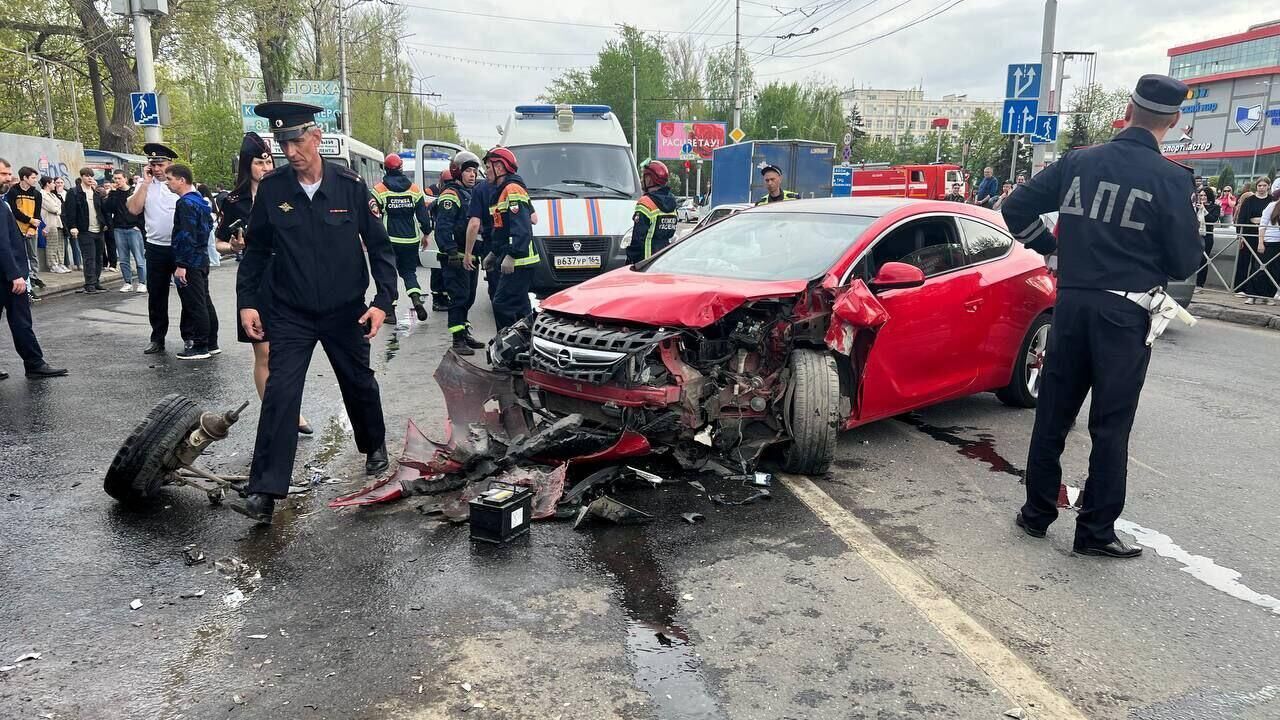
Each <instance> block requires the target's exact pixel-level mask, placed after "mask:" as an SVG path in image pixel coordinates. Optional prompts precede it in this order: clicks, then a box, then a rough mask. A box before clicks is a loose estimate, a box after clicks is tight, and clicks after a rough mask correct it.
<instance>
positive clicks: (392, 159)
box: [382, 153, 404, 170]
mask: <svg viewBox="0 0 1280 720" xmlns="http://www.w3.org/2000/svg"><path fill="white" fill-rule="evenodd" d="M382 164H383V165H386V166H387V169H388V170H399V169H400V168H402V167H404V160H401V159H400V156H399V155H397V154H395V153H390V154H388V155H387V159H386V160H384V161H383V163H382Z"/></svg>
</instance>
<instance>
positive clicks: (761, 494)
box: [709, 489, 773, 505]
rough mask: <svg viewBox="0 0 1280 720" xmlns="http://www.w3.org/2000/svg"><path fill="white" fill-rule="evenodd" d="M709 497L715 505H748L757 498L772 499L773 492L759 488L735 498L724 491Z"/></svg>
mask: <svg viewBox="0 0 1280 720" xmlns="http://www.w3.org/2000/svg"><path fill="white" fill-rule="evenodd" d="M709 497H710V498H711V502H713V503H715V504H717V505H750V504H752V503H754V502H755V501H757V500H772V499H773V493H771V492H769V491H768V490H764V489H761V490H757V491H755V492H753V493H751V494H750V495H747V496H746V497H742V498H736V499H735V498H731V497H729V496H728V495H726V494H724V493H716V494H715V495H711V496H709Z"/></svg>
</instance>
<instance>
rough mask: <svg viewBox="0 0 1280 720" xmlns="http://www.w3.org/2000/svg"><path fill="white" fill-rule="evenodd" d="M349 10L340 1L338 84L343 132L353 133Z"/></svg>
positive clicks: (350, 134)
mask: <svg viewBox="0 0 1280 720" xmlns="http://www.w3.org/2000/svg"><path fill="white" fill-rule="evenodd" d="M346 13H347V8H346V6H345V5H343V4H342V0H338V84H339V85H340V86H341V87H340V88H339V89H340V90H341V95H342V132H343V134H345V135H347V136H348V137H351V136H352V132H351V98H350V96H349V94H348V91H347V15H346Z"/></svg>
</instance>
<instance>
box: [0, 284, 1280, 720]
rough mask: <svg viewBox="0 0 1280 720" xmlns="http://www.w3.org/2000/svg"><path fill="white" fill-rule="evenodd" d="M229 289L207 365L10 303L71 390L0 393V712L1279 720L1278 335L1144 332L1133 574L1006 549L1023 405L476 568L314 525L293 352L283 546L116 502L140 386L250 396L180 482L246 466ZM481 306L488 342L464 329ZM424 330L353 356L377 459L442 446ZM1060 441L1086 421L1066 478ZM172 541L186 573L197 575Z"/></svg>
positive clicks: (83, 310) (225, 287)
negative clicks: (376, 436) (188, 550)
mask: <svg viewBox="0 0 1280 720" xmlns="http://www.w3.org/2000/svg"><path fill="white" fill-rule="evenodd" d="M233 269H234V264H232V265H231V266H230V267H224V268H222V269H221V270H218V271H215V275H214V281H213V295H214V298H215V300H216V301H217V302H218V306H219V310H220V311H221V312H222V313H223V316H222V317H223V319H224V323H225V326H224V327H225V329H224V332H223V346H224V347H225V348H226V352H225V353H224V354H223V355H222V356H220V357H217V358H214V359H211V360H209V361H206V362H203V363H181V362H179V361H177V360H175V359H173V357H172V356H166V357H161V358H150V357H145V356H143V355H142V354H141V350H142V348H143V347H144V346H145V344H146V338H147V334H148V327H147V321H146V309H145V301H144V300H143V299H142V298H138V297H133V296H126V295H118V294H110V295H102V296H96V297H83V296H69V297H64V298H56V299H52V300H48V301H46V302H43V303H40V304H39V305H38V306H37V307H36V313H35V315H36V323H37V330H38V332H39V334H40V337H41V340H42V342H43V343H44V346H45V349H46V354H47V355H48V356H49V359H50V361H51V362H54V363H55V364H62V365H65V366H67V367H69V368H70V369H71V371H72V375H71V377H69V378H65V379H60V380H50V381H41V382H35V381H27V380H26V379H25V378H22V377H21V376H20V375H18V376H15V377H13V378H10V379H9V380H6V381H3V382H0V408H2V409H3V412H0V478H2V479H3V481H4V493H5V494H6V495H7V501H6V502H5V503H4V504H3V505H0V527H3V528H4V531H5V532H4V536H3V537H4V544H3V553H0V666H4V667H7V666H9V665H14V664H16V663H14V661H15V660H16V659H17V658H19V657H20V656H22V655H23V654H25V653H28V652H38V653H41V657H40V658H39V659H38V660H33V661H26V662H23V663H21V665H20V667H17V668H11V669H7V670H3V672H0V717H4V718H50V717H52V718H86V719H89V718H92V719H94V720H98V719H107V718H142V717H145V718H157V719H164V718H179V717H182V718H221V717H251V718H370V719H372V718H436V717H455V716H457V717H461V716H463V713H464V710H465V711H466V714H465V716H466V717H473V716H474V717H492V718H540V719H541V718H556V717H563V718H591V719H593V720H594V719H598V718H658V719H663V720H666V719H668V718H673V719H682V718H735V719H736V718H864V717H865V718H892V717H903V718H921V717H929V718H965V719H967V718H999V717H1002V713H1003V712H1004V711H1006V710H1009V709H1010V708H1013V707H1015V706H1018V705H1022V706H1023V707H1025V708H1026V709H1027V710H1028V711H1029V712H1032V713H1034V712H1035V710H1036V709H1035V708H1032V707H1028V706H1027V703H1026V702H1024V701H1025V700H1026V698H1028V697H1039V696H1045V697H1049V696H1056V697H1059V698H1061V699H1063V701H1064V702H1066V703H1068V704H1069V705H1070V706H1072V707H1074V709H1075V710H1076V711H1078V713H1079V714H1080V715H1081V716H1085V717H1094V718H1135V719H1138V720H1158V719H1162V718H1196V719H1197V720H1199V719H1201V718H1275V717H1277V716H1280V680H1278V679H1277V678H1280V653H1277V652H1276V648H1277V647H1280V611H1277V609H1276V608H1277V605H1280V603H1278V602H1277V601H1276V600H1275V599H1274V597H1275V596H1280V566H1278V561H1277V553H1276V552H1275V549H1276V541H1275V538H1276V537H1277V536H1278V535H1280V520H1277V514H1276V512H1275V509H1274V508H1275V504H1274V501H1273V499H1274V496H1275V488H1274V482H1275V478H1276V477H1278V476H1280V472H1277V470H1278V468H1277V460H1276V458H1277V454H1276V452H1275V450H1274V438H1275V437H1277V434H1276V433H1277V430H1280V427H1278V426H1280V420H1278V419H1277V414H1276V413H1275V412H1274V408H1275V407H1276V405H1277V403H1278V401H1280V397H1278V395H1280V390H1277V388H1280V371H1278V370H1277V364H1276V363H1275V358H1276V357H1277V354H1278V353H1280V334H1277V333H1275V332H1272V331H1261V330H1252V329H1244V328H1240V327H1235V326H1230V325H1223V324H1217V323H1213V322H1208V321H1206V322H1203V323H1201V324H1200V325H1199V326H1198V327H1196V328H1194V329H1193V330H1189V331H1176V330H1175V331H1171V333H1170V334H1169V335H1167V336H1166V338H1168V339H1167V340H1166V341H1163V342H1162V343H1161V345H1160V347H1159V350H1158V352H1157V355H1156V357H1155V359H1154V360H1153V362H1152V367H1151V373H1150V376H1149V378H1148V381H1147V387H1146V391H1145V394H1144V398H1143V404H1142V408H1141V411H1140V415H1139V419H1138V423H1137V426H1136V428H1135V432H1134V435H1133V443H1132V454H1133V463H1132V466H1131V472H1130V492H1129V503H1128V506H1127V508H1126V511H1125V514H1124V518H1125V521H1126V522H1127V523H1130V524H1129V525H1126V527H1129V528H1131V529H1134V530H1136V531H1137V532H1139V533H1141V537H1142V541H1143V542H1144V543H1146V544H1147V545H1148V546H1149V549H1148V551H1147V554H1146V555H1145V556H1144V557H1143V558H1142V559H1140V560H1137V561H1129V562H1114V561H1113V562H1108V561H1102V560H1097V559H1084V558H1077V557H1074V556H1072V555H1070V553H1069V550H1070V544H1069V543H1070V538H1071V527H1070V521H1071V517H1070V513H1067V514H1066V515H1065V516H1064V517H1063V518H1062V519H1061V520H1060V522H1059V523H1058V524H1057V525H1055V526H1054V527H1053V528H1052V529H1051V531H1050V536H1049V539H1048V540H1047V541H1037V540H1032V539H1030V538H1027V537H1025V536H1023V535H1021V534H1019V533H1017V532H1015V530H1014V528H1013V526H1012V523H1011V520H1012V516H1013V513H1014V511H1015V509H1016V507H1017V505H1018V503H1019V501H1020V497H1021V488H1020V485H1019V478H1018V473H1019V472H1020V468H1021V466H1022V464H1023V460H1024V457H1025V452H1026V445H1027V438H1028V434H1029V429H1030V425H1031V421H1032V413H1031V412H1028V411H1014V410H1010V409H1007V408H1005V407H1003V406H1001V405H1000V404H999V403H998V402H997V401H996V400H995V399H994V398H993V397H992V396H979V397H974V398H970V399H966V400H961V401H957V402H953V403H949V404H946V405H943V406H939V407H936V408H931V409H928V410H926V411H924V412H921V413H919V414H917V415H913V416H910V417H905V418H901V419H896V420H891V421H886V422H882V423H878V424H876V425H873V426H870V427H867V428H864V429H861V430H859V431H856V432H853V433H848V434H846V435H844V436H843V437H842V440H841V447H840V452H839V459H838V461H837V463H836V466H835V467H834V468H833V471H832V472H831V474H830V475H829V476H827V477H825V478H815V484H814V485H812V486H809V485H807V484H805V483H803V481H797V480H790V479H789V480H787V481H785V483H780V485H785V487H779V488H777V489H776V490H775V492H774V498H773V500H772V501H771V502H761V503H757V504H755V505H749V506H742V507H728V508H726V507H720V506H714V505H711V504H710V503H709V502H708V500H707V499H706V498H705V497H702V496H700V495H699V494H698V493H696V492H695V491H694V490H693V489H692V488H690V487H689V486H687V485H684V484H672V485H666V486H662V487H660V488H659V489H654V490H650V489H636V490H634V491H633V492H630V493H628V494H627V495H626V496H624V498H623V499H624V500H625V501H627V502H630V503H632V504H634V505H636V506H638V507H641V508H643V509H646V510H649V511H651V512H653V513H655V514H656V515H657V516H658V518H657V520H656V521H654V522H653V523H650V524H648V525H642V526H634V527H613V526H606V525H594V526H592V527H590V529H587V530H583V531H575V530H573V529H572V528H571V527H570V526H569V525H568V524H557V523H542V524H538V525H536V526H535V527H534V528H533V532H532V533H531V535H530V536H529V537H528V539H527V540H525V541H522V542H518V543H515V544H513V545H511V546H509V547H504V548H493V547H488V546H479V545H475V546H473V545H472V544H471V542H470V541H469V540H468V539H467V531H466V528H465V527H455V526H450V525H447V524H442V523H440V522H438V521H436V520H434V519H430V518H427V517H424V516H423V515H422V514H420V513H418V512H417V511H416V509H415V507H416V506H417V505H418V504H420V503H421V501H420V500H407V501H403V502H400V503H398V504H395V505H390V506H386V507H383V508H378V509H373V510H369V509H363V510H350V511H342V512H334V511H331V510H329V509H328V508H326V507H324V501H325V500H327V499H328V498H330V497H332V496H334V495H337V494H339V493H341V492H346V491H348V490H350V489H352V488H354V487H355V486H356V485H357V484H358V483H359V482H362V480H363V478H362V477H360V474H359V472H357V470H358V468H359V465H360V462H361V460H362V458H361V457H359V456H358V455H356V454H355V452H354V449H353V448H352V444H351V441H350V439H349V437H348V435H347V434H346V433H345V432H344V430H343V428H344V422H345V419H344V416H343V413H342V411H341V404H340V401H339V398H338V393H337V388H336V386H335V385H334V382H333V379H332V372H331V370H330V369H329V367H328V364H327V362H326V361H325V359H324V357H323V355H322V354H320V353H317V357H316V360H315V362H314V364H313V365H312V368H311V373H310V375H309V383H310V384H309V387H308V389H307V395H306V398H305V400H304V412H305V413H306V414H307V415H308V416H309V417H310V418H311V419H312V422H313V424H315V425H316V427H317V429H318V433H317V436H316V437H315V438H311V439H305V440H303V441H302V443H301V445H300V450H299V460H298V477H299V479H308V478H310V477H312V476H313V473H312V469H314V470H315V471H316V472H315V473H314V475H315V476H317V477H324V478H329V480H327V481H321V484H320V485H318V486H317V487H316V489H315V490H313V491H312V493H310V494H308V495H303V496H297V497H295V498H293V499H291V500H290V501H288V503H287V507H286V509H285V510H283V511H282V513H281V514H280V515H278V519H277V522H276V524H275V525H273V526H271V527H270V528H257V527H251V526H249V525H248V524H247V523H246V522H244V520H243V518H241V517H240V516H238V515H235V514H234V513H232V512H230V511H229V510H227V509H226V508H217V507H210V506H209V505H208V504H207V502H206V501H205V498H204V496H203V495H201V494H198V493H195V492H193V491H190V490H183V489H177V488H175V489H171V490H169V491H168V493H167V495H166V498H165V500H164V502H163V503H160V504H157V505H156V506H155V507H153V508H151V509H150V510H148V511H146V512H129V511H126V510H124V509H122V508H120V507H119V506H117V505H116V504H115V503H114V502H113V501H112V500H111V499H110V498H108V497H107V496H106V495H105V494H104V493H103V492H102V489H101V484H100V483H101V478H102V474H103V471H104V470H105V468H106V465H107V463H108V462H109V461H110V458H111V456H112V455H113V454H114V452H115V450H116V448H117V447H118V445H119V443H120V441H121V440H122V439H123V437H124V436H125V434H127V432H128V430H129V429H130V428H131V427H132V426H133V424H134V423H136V422H137V421H138V420H139V419H140V418H141V416H142V415H143V414H145V411H146V410H147V408H148V407H149V406H150V405H151V404H152V403H153V402H154V401H155V400H156V399H158V398H159V397H161V396H162V395H164V394H165V393H167V392H173V391H180V392H183V393H185V394H187V395H189V396H191V397H192V398H194V399H196V400H198V401H199V402H200V403H202V404H204V405H205V406H207V407H227V406H232V405H234V404H237V403H238V402H239V401H241V400H244V399H251V398H253V399H254V403H253V404H252V405H251V409H250V411H249V412H248V413H246V417H245V418H244V419H243V420H242V421H241V423H240V425H238V426H236V427H235V428H234V429H233V431H232V434H231V437H230V438H228V439H227V440H226V441H224V442H221V443H219V444H217V445H215V446H214V448H213V451H214V452H213V456H212V457H209V458H207V459H206V460H204V462H205V463H206V465H208V466H209V467H213V468H217V469H221V470H224V471H226V472H241V471H243V470H245V468H246V464H247V459H248V455H249V452H250V451H251V447H252V439H253V430H254V427H255V425H256V412H255V411H256V409H257V402H256V398H254V395H253V387H252V383H251V378H250V366H251V359H250V353H249V350H248V348H247V347H244V346H241V345H238V344H236V343H234V342H233V337H232V335H231V327H230V323H231V322H233V318H232V316H231V313H232V309H233V297H232V294H233V291H232V286H233V284H234V273H233V272H232V271H233ZM174 302H175V306H174V315H175V318H176V298H175V300H174ZM475 319H476V320H477V326H478V328H477V329H478V330H479V333H478V334H480V335H481V336H484V335H486V331H488V330H489V329H490V328H491V324H490V322H491V321H490V318H489V313H488V311H487V307H480V308H478V309H477V311H476V313H475ZM442 320H443V319H442V318H438V317H434V316H433V317H432V318H431V320H430V321H428V323H426V325H425V326H421V325H417V324H416V322H415V323H414V324H412V325H410V326H408V327H406V328H403V329H402V330H400V331H399V332H396V331H395V330H394V329H392V328H388V329H386V330H384V331H383V333H382V335H381V336H380V337H379V338H378V339H377V341H376V345H375V349H376V364H377V368H378V372H379V378H380V382H381V383H382V391H383V398H384V401H385V411H386V414H387V417H388V427H389V428H390V429H391V430H390V440H391V449H392V453H393V454H394V453H395V452H396V451H397V450H398V446H399V436H400V431H401V429H402V428H403V427H404V424H405V422H406V421H407V420H408V419H409V418H413V419H414V420H415V421H416V422H418V423H419V424H420V425H421V426H422V427H424V428H425V429H427V430H428V431H429V432H433V431H435V432H438V429H439V428H440V426H441V420H442V415H443V411H442V403H441V396H440V392H439V389H438V388H437V387H436V386H435V383H434V381H433V380H432V379H431V373H432V371H433V370H434V369H435V366H436V364H437V363H438V361H439V358H440V356H441V354H442V352H443V351H444V348H445V345H446V338H445V330H444V328H443V322H442ZM173 327H174V330H173V332H174V333H175V335H176V320H175V323H174V326H173ZM3 334H4V333H3V331H0V335H3ZM7 343H8V340H7V338H4V339H0V346H3V347H4V348H5V349H4V350H2V351H0V357H3V358H5V359H4V361H3V363H4V365H5V366H6V367H8V369H9V370H10V371H11V372H12V371H13V370H15V369H20V363H19V362H17V361H16V358H12V356H11V355H10V354H9V351H8V349H7V347H8V345H7ZM171 345H176V343H171ZM1087 453H1088V438H1087V435H1086V434H1085V429H1084V424H1083V423H1082V424H1081V426H1080V427H1079V428H1077V430H1076V433H1075V434H1074V435H1073V437H1072V440H1071V442H1070V444H1069V450H1068V453H1067V457H1066V468H1067V476H1068V478H1070V479H1071V480H1072V482H1073V483H1074V484H1079V483H1080V482H1081V481H1082V479H1083V476H1084V474H1085V469H1086V463H1087ZM802 487H811V488H813V490H812V491H807V490H806V491H804V492H803V493H799V494H797V493H796V492H792V491H791V490H788V489H787V488H802ZM726 490H733V489H732V488H726ZM823 498H826V499H825V500H824V499H823ZM690 511H694V512H700V513H704V514H705V515H706V517H707V520H706V522H705V523H702V524H698V525H688V524H686V523H684V522H683V521H682V520H681V519H680V514H681V513H684V512H690ZM819 515H821V517H822V518H823V519H821V520H820V519H819ZM824 520H825V521H826V522H830V523H831V525H830V526H828V525H827V524H825V523H824ZM860 529H866V530H869V531H870V532H869V534H868V535H867V536H865V537H863V536H860V535H859V534H858V533H859V532H860ZM860 538H861V539H860ZM188 545H195V546H197V548H198V549H199V550H201V551H203V553H204V555H205V556H206V557H207V558H208V560H207V561H206V562H205V563H203V564H199V565H194V566H188V565H187V564H186V563H185V562H184V558H183V555H182V549H183V548H184V547H186V546H188ZM1157 551H1158V552H1157ZM222 557H234V558H238V559H239V560H241V561H242V562H243V564H244V569H243V570H237V571H230V572H227V573H223V572H220V571H218V570H216V569H215V567H214V560H215V559H217V558H222ZM258 575H260V577H258ZM916 577H919V578H923V579H924V580H927V582H925V583H924V584H923V585H920V584H919V583H915V584H913V583H914V580H913V578H916ZM201 590H203V591H204V593H203V595H200V596H199V597H188V598H183V597H181V596H182V595H184V594H186V595H193V594H196V593H198V591H201ZM921 593H924V594H923V595H922V594H921ZM239 596H243V599H240V597H239ZM134 599H138V600H140V601H141V603H142V607H141V608H140V609H138V610H131V609H130V602H131V601H132V600H134ZM970 622H971V623H976V625H965V623H970ZM966 627H968V628H971V629H972V628H974V627H977V628H978V629H979V630H981V632H977V633H975V632H969V631H966V630H965V629H964V628H966ZM957 628H960V630H957ZM988 635H989V637H990V638H991V642H990V643H986V644H984V641H983V640H982V638H983V637H985V636H988ZM254 636H263V637H254ZM1001 653H1005V654H1007V655H1002V654H1001ZM1002 658H1003V659H1002ZM993 663H994V664H993ZM1037 682H1039V683H1042V684H1043V687H1041V688H1039V689H1037V687H1038V686H1037V685H1036V683H1037ZM1037 693H1039V695H1037ZM477 706H482V707H477ZM1038 716H1039V717H1050V716H1051V715H1048V714H1045V713H1043V712H1042V713H1041V714H1040V715H1038Z"/></svg>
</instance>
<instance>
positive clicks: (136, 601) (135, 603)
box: [129, 598, 142, 610]
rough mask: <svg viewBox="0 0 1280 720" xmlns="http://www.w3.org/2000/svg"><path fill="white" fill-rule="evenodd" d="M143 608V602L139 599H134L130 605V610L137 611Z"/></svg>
mask: <svg viewBox="0 0 1280 720" xmlns="http://www.w3.org/2000/svg"><path fill="white" fill-rule="evenodd" d="M141 607H142V601H141V600H139V599H137V598H134V600H133V602H131V603H129V609H130V610H137V609H139V608H141Z"/></svg>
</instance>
